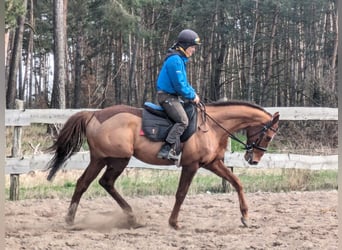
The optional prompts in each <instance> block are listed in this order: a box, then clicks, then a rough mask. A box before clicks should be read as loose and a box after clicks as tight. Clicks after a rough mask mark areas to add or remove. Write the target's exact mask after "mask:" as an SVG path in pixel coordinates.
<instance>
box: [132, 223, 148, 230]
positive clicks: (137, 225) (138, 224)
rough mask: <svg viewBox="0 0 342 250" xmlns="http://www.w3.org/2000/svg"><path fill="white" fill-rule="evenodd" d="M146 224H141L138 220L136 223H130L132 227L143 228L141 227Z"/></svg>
mask: <svg viewBox="0 0 342 250" xmlns="http://www.w3.org/2000/svg"><path fill="white" fill-rule="evenodd" d="M144 226H145V225H143V224H141V223H138V222H135V223H134V224H130V227H131V228H132V229H137V228H141V227H144Z"/></svg>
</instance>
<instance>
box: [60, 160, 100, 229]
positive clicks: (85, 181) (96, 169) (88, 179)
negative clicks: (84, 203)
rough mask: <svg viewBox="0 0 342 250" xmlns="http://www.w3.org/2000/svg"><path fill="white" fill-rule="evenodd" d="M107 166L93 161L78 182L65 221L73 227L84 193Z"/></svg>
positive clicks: (98, 161)
mask: <svg viewBox="0 0 342 250" xmlns="http://www.w3.org/2000/svg"><path fill="white" fill-rule="evenodd" d="M104 166H105V163H104V162H103V161H100V160H91V161H90V163H89V165H88V167H87V168H86V170H85V171H84V172H83V174H82V175H81V177H80V178H79V179H78V180H77V183H76V187H75V191H74V194H73V195H72V198H71V202H70V206H69V209H68V213H67V215H66V217H65V221H66V222H67V223H68V224H69V225H71V224H73V222H74V219H75V214H76V211H77V207H78V204H79V202H80V200H81V197H82V195H83V193H84V192H85V191H86V190H87V189H88V187H89V185H90V184H91V183H92V181H93V180H94V179H95V178H96V176H97V175H98V174H99V173H100V171H101V169H102V168H103V167H104Z"/></svg>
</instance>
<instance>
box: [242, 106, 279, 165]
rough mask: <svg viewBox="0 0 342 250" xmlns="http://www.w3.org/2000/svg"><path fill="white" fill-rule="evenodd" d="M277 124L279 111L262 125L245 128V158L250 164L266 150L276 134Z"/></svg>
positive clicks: (256, 162)
mask: <svg viewBox="0 0 342 250" xmlns="http://www.w3.org/2000/svg"><path fill="white" fill-rule="evenodd" d="M278 126H279V113H278V112H276V113H275V114H274V115H273V116H272V118H271V120H270V121H269V122H268V123H266V124H263V125H258V126H251V127H248V128H247V129H246V130H247V143H246V153H245V160H246V161H247V162H248V163H249V164H251V165H256V164H258V163H259V161H260V159H261V157H262V156H263V155H264V153H265V152H266V151H267V147H268V145H269V143H270V142H271V141H272V139H273V137H274V136H275V135H276V133H277V131H278Z"/></svg>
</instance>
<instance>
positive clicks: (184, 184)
mask: <svg viewBox="0 0 342 250" xmlns="http://www.w3.org/2000/svg"><path fill="white" fill-rule="evenodd" d="M198 167H199V166H198V164H195V165H189V166H183V167H182V173H181V177H180V180H179V184H178V189H177V193H176V202H175V205H174V206H173V209H172V213H171V216H170V218H169V224H170V226H171V227H173V228H174V229H179V228H180V227H179V225H178V214H179V210H180V207H181V205H182V203H183V201H184V199H185V196H186V194H187V193H188V190H189V187H190V184H191V182H192V179H193V177H194V176H195V174H196V172H197V169H198Z"/></svg>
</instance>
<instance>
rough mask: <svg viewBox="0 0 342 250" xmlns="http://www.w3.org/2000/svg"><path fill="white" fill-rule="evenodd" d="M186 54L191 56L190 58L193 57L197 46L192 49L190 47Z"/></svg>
mask: <svg viewBox="0 0 342 250" xmlns="http://www.w3.org/2000/svg"><path fill="white" fill-rule="evenodd" d="M185 51H186V53H187V54H188V55H189V57H190V56H192V54H193V53H195V51H196V46H190V47H188V48H187V49H186V50H185Z"/></svg>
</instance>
